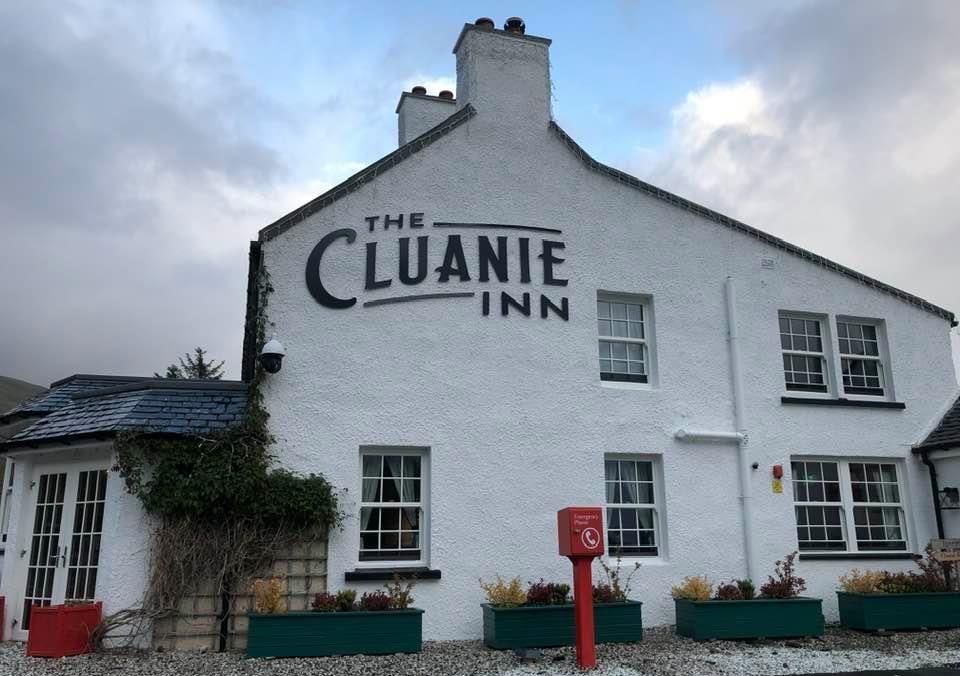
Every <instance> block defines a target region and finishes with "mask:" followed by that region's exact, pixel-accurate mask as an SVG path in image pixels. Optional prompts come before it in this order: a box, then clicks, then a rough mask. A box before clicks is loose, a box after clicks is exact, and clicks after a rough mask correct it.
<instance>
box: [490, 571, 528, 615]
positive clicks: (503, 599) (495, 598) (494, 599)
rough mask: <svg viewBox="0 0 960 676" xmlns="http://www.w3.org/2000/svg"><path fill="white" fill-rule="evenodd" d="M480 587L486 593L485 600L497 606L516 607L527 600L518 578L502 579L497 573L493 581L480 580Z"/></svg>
mask: <svg viewBox="0 0 960 676" xmlns="http://www.w3.org/2000/svg"><path fill="white" fill-rule="evenodd" d="M480 587H481V589H483V591H484V592H486V594H487V601H488V602H489V603H490V605H492V606H497V607H498V608H516V607H517V606H522V605H523V604H524V603H526V601H527V595H526V593H525V592H524V591H523V586H522V584H521V583H520V578H518V577H515V578H513V579H512V580H507V581H504V580H503V579H502V578H501V577H500V576H499V575H497V579H496V581H494V582H490V583H484V581H483V580H480Z"/></svg>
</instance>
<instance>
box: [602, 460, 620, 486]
mask: <svg viewBox="0 0 960 676" xmlns="http://www.w3.org/2000/svg"><path fill="white" fill-rule="evenodd" d="M603 467H604V473H605V474H606V477H607V480H610V481H616V480H617V479H619V478H620V465H619V463H618V462H617V461H616V460H607V461H605V462H604V463H603Z"/></svg>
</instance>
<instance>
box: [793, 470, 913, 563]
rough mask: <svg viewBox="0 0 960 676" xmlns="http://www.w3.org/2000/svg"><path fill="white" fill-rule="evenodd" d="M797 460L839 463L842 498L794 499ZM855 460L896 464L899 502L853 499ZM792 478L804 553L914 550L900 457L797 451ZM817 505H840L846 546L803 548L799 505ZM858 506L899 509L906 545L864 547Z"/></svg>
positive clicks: (795, 530) (881, 552)
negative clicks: (860, 540) (859, 532)
mask: <svg viewBox="0 0 960 676" xmlns="http://www.w3.org/2000/svg"><path fill="white" fill-rule="evenodd" d="M794 462H821V463H828V462H829V463H836V464H837V469H838V476H839V479H840V502H839V503H836V502H827V501H816V502H810V501H807V502H797V501H796V499H795V494H794V492H793V485H792V482H793V481H794V476H793V463H794ZM852 464H853V465H856V464H881V465H893V467H894V468H895V470H896V474H897V490H898V492H899V494H900V501H899V502H889V503H888V502H854V499H853V486H852V484H851V481H850V465H852ZM790 481H791V499H792V500H793V506H794V538H795V541H796V542H797V549H798V550H799V551H800V552H801V553H802V554H825V555H829V554H857V553H864V554H877V555H884V554H890V555H893V556H898V555H902V554H904V553H910V552H913V551H914V544H915V543H914V541H913V532H914V529H913V521H912V518H911V514H910V513H909V511H908V509H907V505H909V504H910V496H909V495H908V493H907V476H906V471H905V468H904V465H903V461H902V459H900V458H880V457H873V456H864V457H859V456H843V457H837V456H805V455H794V456H791V458H790ZM817 506H833V507H840V524H841V527H842V529H843V537H844V541H845V544H846V547H845V548H844V549H810V548H802V546H801V544H800V540H799V537H797V526H798V524H797V521H796V508H797V507H817ZM857 507H868V508H870V507H877V508H887V509H896V510H898V513H899V520H900V530H901V537H902V540H903V543H904V548H903V549H865V548H861V547H860V545H859V544H858V542H857V531H856V517H855V514H856V508H857Z"/></svg>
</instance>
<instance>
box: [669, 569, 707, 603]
mask: <svg viewBox="0 0 960 676" xmlns="http://www.w3.org/2000/svg"><path fill="white" fill-rule="evenodd" d="M670 595H671V596H673V598H675V599H687V600H689V601H709V600H710V597H711V596H712V595H713V585H712V584H710V581H709V580H708V579H707V578H706V576H700V575H695V576H690V575H688V576H687V577H685V578H683V582H681V583H680V584H678V585H677V586H675V587H673V588H672V589H670Z"/></svg>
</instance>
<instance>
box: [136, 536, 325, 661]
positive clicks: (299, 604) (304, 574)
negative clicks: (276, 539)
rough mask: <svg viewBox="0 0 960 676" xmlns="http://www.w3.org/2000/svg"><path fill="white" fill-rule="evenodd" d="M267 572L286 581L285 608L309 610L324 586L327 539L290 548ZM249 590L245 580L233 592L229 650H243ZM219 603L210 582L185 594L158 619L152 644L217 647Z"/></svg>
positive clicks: (250, 602)
mask: <svg viewBox="0 0 960 676" xmlns="http://www.w3.org/2000/svg"><path fill="white" fill-rule="evenodd" d="M269 574H270V575H273V576H276V577H282V578H284V580H285V581H286V590H285V593H284V597H285V599H286V602H287V610H289V611H298V610H309V609H310V603H311V601H312V599H313V595H314V594H318V593H320V592H322V591H326V589H327V546H326V542H314V543H311V544H308V545H301V546H296V547H293V548H291V549H290V550H289V551H288V552H285V554H284V556H282V557H280V558H278V559H277V560H276V562H275V563H274V565H273V569H272V570H271V571H270V573H269ZM249 590H250V585H249V584H247V585H245V586H244V589H243V590H242V592H241V593H237V594H234V596H233V603H232V612H231V613H230V617H229V620H228V634H227V649H228V650H244V649H245V648H246V646H247V617H246V615H247V613H248V612H250V611H251V610H252V609H253V595H252V594H251V593H249ZM219 607H220V598H219V595H218V594H217V593H216V590H215V589H214V588H213V585H208V586H206V587H205V588H203V589H201V590H200V592H199V593H197V594H194V595H192V596H188V597H186V598H184V599H183V600H182V601H181V603H180V612H179V613H178V614H177V615H175V616H173V617H170V618H166V619H164V620H161V621H159V622H157V624H156V626H155V627H154V632H153V643H154V647H157V648H163V649H164V650H180V651H202V650H207V651H217V650H219V649H220V620H219V618H218V612H217V611H218V609H219Z"/></svg>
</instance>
